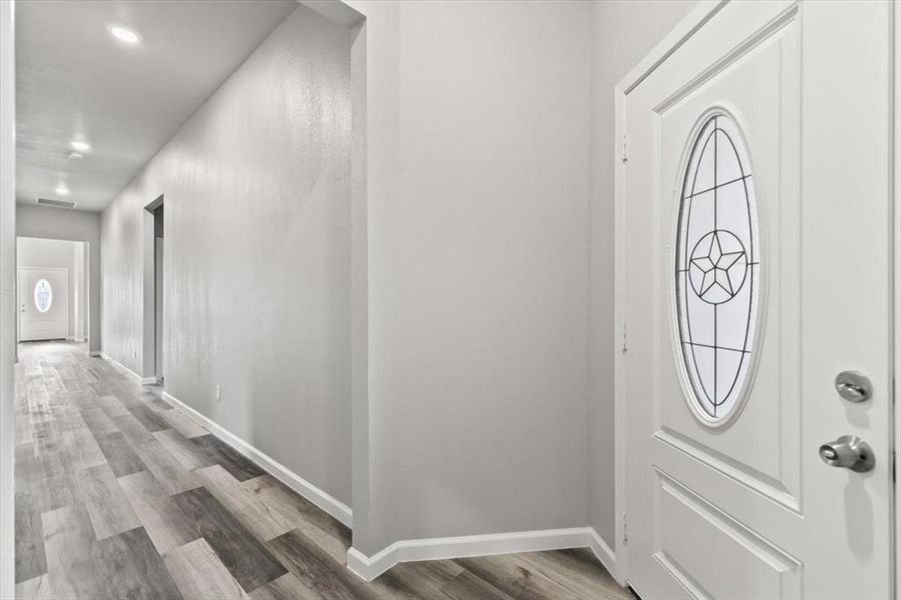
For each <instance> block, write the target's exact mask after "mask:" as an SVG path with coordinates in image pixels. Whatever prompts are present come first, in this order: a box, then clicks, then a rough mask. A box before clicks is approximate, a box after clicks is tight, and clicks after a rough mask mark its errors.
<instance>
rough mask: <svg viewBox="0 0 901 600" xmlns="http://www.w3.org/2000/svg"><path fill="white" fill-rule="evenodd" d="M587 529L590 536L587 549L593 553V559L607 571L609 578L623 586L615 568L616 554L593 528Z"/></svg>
mask: <svg viewBox="0 0 901 600" xmlns="http://www.w3.org/2000/svg"><path fill="white" fill-rule="evenodd" d="M588 529H589V531H590V535H591V539H589V540H588V548H589V549H590V550H591V551H592V553H594V556H595V558H597V559H598V560H599V561H600V563H601V564H602V565H604V568H605V569H607V572H608V573H610V576H611V577H613V578H614V579H615V580H616V582H617V583H619V584H620V585H623V582H622V581H620V579H619V572H618V570H617V568H616V553H615V552H614V551H613V549H612V548H610V546H609V545H608V544H607V542H605V541H604V538H602V537H601V536H600V535H599V534H598V532H597V531H595V530H594V528H593V527H589V528H588Z"/></svg>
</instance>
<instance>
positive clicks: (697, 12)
mask: <svg viewBox="0 0 901 600" xmlns="http://www.w3.org/2000/svg"><path fill="white" fill-rule="evenodd" d="M729 1H730V0H701V1H700V2H699V3H698V5H697V6H696V7H695V8H694V9H692V11H691V12H689V13H688V15H687V16H686V17H685V18H684V19H683V20H682V21H681V22H680V23H679V24H678V25H677V26H676V27H675V28H674V29H673V30H672V31H671V32H670V33H669V34H668V35H667V36H666V37H665V38H663V40H662V41H661V42H660V43H659V44H657V46H655V47H654V49H653V50H651V52H650V53H649V54H648V55H647V56H645V57H644V59H642V60H641V61H640V62H639V63H638V64H637V65H636V66H635V67H634V68H633V69H632V70H631V71H629V73H628V74H627V75H626V76H625V77H624V78H623V79H622V80H620V82H619V83H618V84H617V85H616V88H615V91H614V94H615V100H614V105H615V119H616V125H615V130H614V131H615V136H614V143H615V144H616V151H615V153H614V155H615V156H616V165H615V169H614V173H615V180H614V207H615V217H614V222H615V235H614V245H615V259H614V271H615V275H614V323H616V327H617V331H616V335H615V336H614V337H615V338H616V340H615V346H616V348H615V350H614V415H615V416H614V418H615V435H614V452H615V455H614V485H615V495H614V513H615V515H616V539H615V552H616V556H615V558H616V572H615V573H613V575H614V577H615V579H616V580H617V581H618V582H619V583H620V584H624V583H625V581H626V578H627V576H628V573H629V571H628V564H629V556H628V546H627V545H626V544H625V536H626V534H627V528H626V521H625V519H624V515H625V513H626V510H627V506H626V472H625V470H626V453H627V452H628V440H627V438H626V433H625V432H626V400H625V386H624V377H625V359H624V354H625V353H626V352H628V346H627V339H628V338H627V336H626V327H625V284H626V281H625V264H626V256H625V242H626V231H625V202H626V197H625V188H624V185H623V183H624V181H625V169H624V167H625V163H626V161H627V160H628V155H627V148H626V144H625V114H626V111H625V107H626V96H627V95H628V94H629V93H630V92H631V91H632V90H633V89H635V87H636V86H637V85H639V84H640V83H641V82H642V81H643V80H644V79H645V78H646V77H647V76H648V75H650V74H651V73H652V72H653V71H654V70H655V69H656V68H657V67H658V66H660V64H661V63H662V62H663V61H665V60H666V59H667V58H668V57H669V56H670V55H671V54H673V53H674V52H675V51H676V50H678V48H679V47H680V46H681V45H682V44H683V43H684V42H685V41H686V40H687V39H688V38H690V37H691V36H692V35H693V34H694V33H695V32H696V31H697V30H698V29H699V28H701V27H702V26H703V25H704V24H705V23H707V21H709V20H710V19H711V18H713V16H714V15H715V14H716V13H717V12H719V11H720V9H722V8H723V7H724V6H725V5H726V4H728V3H729ZM798 1H799V2H801V1H802V0H798ZM809 1H810V0H809ZM821 1H822V0H821ZM886 1H889V2H892V19H893V21H894V23H895V27H894V29H893V31H894V32H895V37H894V38H893V40H892V48H893V57H892V58H893V60H892V62H893V66H892V77H893V82H892V83H893V89H894V98H893V103H892V106H893V110H892V114H889V115H886V120H887V121H890V122H891V123H890V124H891V127H892V136H893V140H892V147H891V152H892V158H893V159H894V165H895V166H894V174H893V182H892V196H893V199H892V202H893V214H894V229H893V232H894V233H893V239H892V244H893V257H894V266H893V271H894V286H893V287H894V290H895V292H894V295H895V297H894V299H893V305H894V307H895V309H894V315H893V327H894V339H895V343H894V348H893V349H892V351H893V352H894V357H893V364H894V365H895V375H894V379H895V385H894V389H893V392H892V393H893V398H892V406H893V407H896V406H897V403H898V396H899V391H898V385H899V383H901V164H899V163H901V36H899V35H898V34H897V32H899V31H901V1H899V0H886ZM893 421H894V433H893V438H894V439H893V442H894V443H893V448H892V452H893V454H894V453H895V452H897V449H898V448H901V410H898V409H897V408H893ZM899 476H901V468H899V465H898V461H897V460H896V461H895V481H897V480H898V478H899ZM893 494H894V507H895V510H894V512H895V514H894V515H893V516H892V518H893V521H894V522H893V524H892V527H893V528H894V537H895V539H894V548H895V557H894V561H893V562H894V566H895V573H894V577H893V580H894V582H895V593H897V592H898V591H899V590H901V519H899V518H898V517H899V515H901V495H899V494H898V493H897V486H896V488H895V489H894V490H893Z"/></svg>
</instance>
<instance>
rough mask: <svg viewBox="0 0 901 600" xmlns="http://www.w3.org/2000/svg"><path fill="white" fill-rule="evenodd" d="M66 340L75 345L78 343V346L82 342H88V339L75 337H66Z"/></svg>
mask: <svg viewBox="0 0 901 600" xmlns="http://www.w3.org/2000/svg"><path fill="white" fill-rule="evenodd" d="M66 339H67V340H69V341H70V342H75V343H78V344H80V343H82V342H86V341H88V338H84V337H77V336H69V337H67V338H66Z"/></svg>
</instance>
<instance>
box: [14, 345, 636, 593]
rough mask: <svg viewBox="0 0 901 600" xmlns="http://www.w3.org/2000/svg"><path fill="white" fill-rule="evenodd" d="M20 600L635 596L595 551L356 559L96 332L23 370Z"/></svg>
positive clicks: (23, 349)
mask: <svg viewBox="0 0 901 600" xmlns="http://www.w3.org/2000/svg"><path fill="white" fill-rule="evenodd" d="M16 376H17V377H16V383H17V390H16V531H15V533H16V581H17V585H16V596H17V597H18V598H73V597H79V598H98V599H99V598H179V597H184V598H191V599H198V598H243V597H248V595H249V597H250V598H254V599H255V600H260V599H263V598H305V599H306V598H461V599H462V598H475V597H478V598H538V597H547V598H586V599H596V598H628V595H627V594H626V592H625V591H623V590H622V589H621V588H619V587H618V586H617V585H616V583H615V582H614V581H613V580H612V579H611V578H610V577H609V576H608V575H607V574H606V573H605V572H604V570H603V568H602V567H601V566H600V565H598V564H597V561H596V560H595V559H594V558H593V556H592V555H591V553H590V552H589V551H588V550H584V549H583V550H564V551H555V552H544V553H531V554H529V553H526V554H518V555H507V556H493V557H492V556H488V557H480V558H471V559H457V560H446V561H433V562H413V563H406V564H401V565H398V566H397V567H395V568H394V569H392V570H391V571H390V572H389V573H386V574H385V575H383V576H382V577H380V578H379V579H377V580H376V581H374V582H372V583H369V584H367V583H364V582H362V581H361V580H360V579H358V578H357V577H356V576H355V575H354V574H353V573H351V572H350V571H349V570H347V569H346V568H345V567H344V562H345V558H344V557H345V554H346V551H347V548H348V547H349V545H350V530H348V529H347V528H346V527H344V526H343V525H342V524H340V523H339V522H337V521H336V520H334V519H333V518H331V517H330V516H329V515H327V514H326V513H325V512H323V511H322V510H320V509H319V508H317V507H316V506H314V505H312V504H311V503H310V502H308V501H307V500H305V499H303V498H301V497H300V496H298V495H297V494H295V493H294V492H292V491H291V490H289V489H288V488H287V487H285V486H284V485H282V484H281V483H280V482H278V481H277V480H275V479H274V478H273V477H271V476H270V475H268V474H266V473H265V472H264V471H263V470H261V469H260V468H259V467H258V466H256V465H255V464H253V463H252V462H250V461H249V460H247V459H246V458H244V457H243V456H242V455H241V454H239V453H238V452H236V451H235V450H233V449H232V448H231V447H229V446H228V445H226V444H225V443H223V442H222V441H220V440H219V439H218V438H216V437H215V436H213V435H211V434H209V433H208V432H207V431H206V430H204V429H203V428H202V427H200V426H199V425H197V424H196V423H194V422H193V421H192V420H191V419H189V418H188V417H187V416H186V415H185V414H183V413H182V412H181V411H180V410H178V409H176V408H173V407H171V406H170V405H169V404H167V403H166V402H164V401H163V400H162V399H161V398H160V391H159V387H158V386H142V385H140V384H139V383H137V381H136V380H135V379H134V378H133V377H131V376H129V375H126V374H124V373H122V372H120V371H119V370H117V369H116V368H115V367H113V366H112V365H111V363H109V362H107V361H105V360H103V359H101V358H91V357H89V356H88V354H87V351H86V348H85V346H84V345H83V344H73V343H66V342H40V343H26V344H20V346H19V363H18V365H17V366H16Z"/></svg>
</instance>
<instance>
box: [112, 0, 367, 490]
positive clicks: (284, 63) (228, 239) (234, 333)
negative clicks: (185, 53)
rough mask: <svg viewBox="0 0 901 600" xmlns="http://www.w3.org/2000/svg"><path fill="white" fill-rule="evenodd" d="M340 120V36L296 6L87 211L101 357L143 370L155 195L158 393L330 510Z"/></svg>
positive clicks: (347, 435) (344, 411)
mask: <svg viewBox="0 0 901 600" xmlns="http://www.w3.org/2000/svg"><path fill="white" fill-rule="evenodd" d="M350 110H351V106H350V33H349V31H348V30H347V29H344V28H342V27H339V26H336V25H333V24H332V23H330V22H328V21H326V20H325V19H323V18H322V17H320V16H319V15H317V14H316V13H314V12H313V11H311V10H309V9H307V8H304V7H299V8H297V9H296V10H295V11H294V12H293V13H292V14H291V15H290V16H289V17H288V18H287V19H286V20H285V22H284V23H283V24H282V25H280V26H279V27H278V28H277V29H276V30H275V31H274V32H273V33H272V35H271V36H270V37H269V38H268V39H267V40H266V41H265V42H264V43H263V44H262V45H261V46H260V47H259V48H258V49H257V50H256V51H255V52H254V53H253V54H252V55H251V56H250V57H249V58H248V59H247V61H246V62H245V63H244V64H243V65H242V66H241V67H240V68H239V69H238V70H237V71H236V72H235V73H234V74H233V75H232V76H231V77H230V78H229V80H228V81H226V83H225V84H224V85H223V86H222V87H221V88H220V89H219V90H218V91H217V92H216V93H215V94H214V95H213V96H212V97H211V98H210V99H209V100H208V101H207V103H206V104H205V105H204V106H203V107H202V108H201V109H200V110H199V111H198V112H197V113H196V114H195V115H194V116H193V117H192V118H191V119H190V120H189V121H188V122H187V123H186V124H185V125H184V127H183V128H182V129H181V130H180V131H179V132H178V133H177V134H176V135H175V136H174V137H173V138H172V140H170V141H169V142H168V143H167V145H166V146H165V147H164V148H163V149H162V150H161V151H160V152H159V154H157V156H155V157H154V158H153V159H152V160H151V161H150V163H148V165H147V166H146V167H145V168H144V169H143V170H142V171H141V172H140V173H139V174H138V175H137V176H136V177H135V178H134V180H133V181H132V182H131V183H130V184H129V185H128V187H127V188H126V189H125V190H124V191H123V192H122V194H121V195H120V196H119V197H118V198H116V199H115V200H114V201H113V203H112V204H111V205H110V207H109V208H107V209H106V210H105V211H104V213H103V256H104V262H103V272H104V287H103V299H104V307H105V311H104V317H103V319H104V321H103V323H104V329H103V331H104V336H105V337H104V340H103V341H104V352H106V353H107V354H109V355H110V356H111V357H113V358H115V359H116V360H118V361H120V362H121V363H122V364H124V365H125V366H127V367H128V368H130V369H132V370H134V371H135V372H140V371H141V369H142V368H143V367H142V365H143V356H142V353H143V351H142V331H143V315H144V304H143V303H144V289H143V273H144V269H143V248H144V246H145V245H144V240H143V239H142V238H143V236H144V235H145V229H144V227H143V219H144V212H145V211H144V208H143V207H144V206H146V205H147V204H148V203H150V202H151V201H153V200H154V199H155V198H157V197H158V196H159V195H160V194H164V195H165V211H166V218H165V238H166V247H165V260H164V276H165V281H164V289H165V294H166V298H165V302H164V307H163V308H164V312H165V318H164V333H163V338H164V365H163V367H164V372H165V374H166V388H167V391H168V392H169V393H170V394H172V395H173V396H175V397H176V398H178V399H179V400H181V401H183V402H185V403H186V404H188V405H190V406H191V407H193V408H194V409H196V410H198V411H200V412H201V413H203V414H204V415H206V416H208V417H209V418H211V419H213V420H214V421H216V422H217V423H219V424H220V425H222V426H223V427H225V428H226V429H228V430H229V431H231V432H233V433H234V434H236V435H238V436H239V437H241V438H242V439H244V440H246V441H247V442H249V443H250V444H252V445H254V446H256V447H257V448H259V449H260V450H262V451H263V452H265V453H266V454H268V455H269V456H271V457H273V458H275V459H276V460H277V461H279V462H281V463H282V464H284V465H285V466H286V467H288V468H289V469H291V470H292V471H294V472H295V473H297V474H299V475H300V476H302V477H304V478H305V479H307V480H308V481H310V482H312V483H313V484H314V485H316V486H318V487H320V488H321V489H323V490H325V491H326V492H327V493H329V494H331V495H332V496H334V497H336V498H337V499H338V500H340V501H342V502H344V503H345V504H350V502H351V458H350V451H351V416H350V414H351V413H350V411H351V407H350V284H349V271H350V229H349V226H350V133H351V132H350V125H351V122H350ZM149 231H151V232H152V227H151V228H150V229H149ZM150 247H152V245H151V246H150ZM151 314H152V313H151ZM151 331H152V328H151ZM150 362H151V363H152V361H150ZM216 385H221V386H222V399H221V400H220V401H217V400H216V398H215V389H216Z"/></svg>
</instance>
